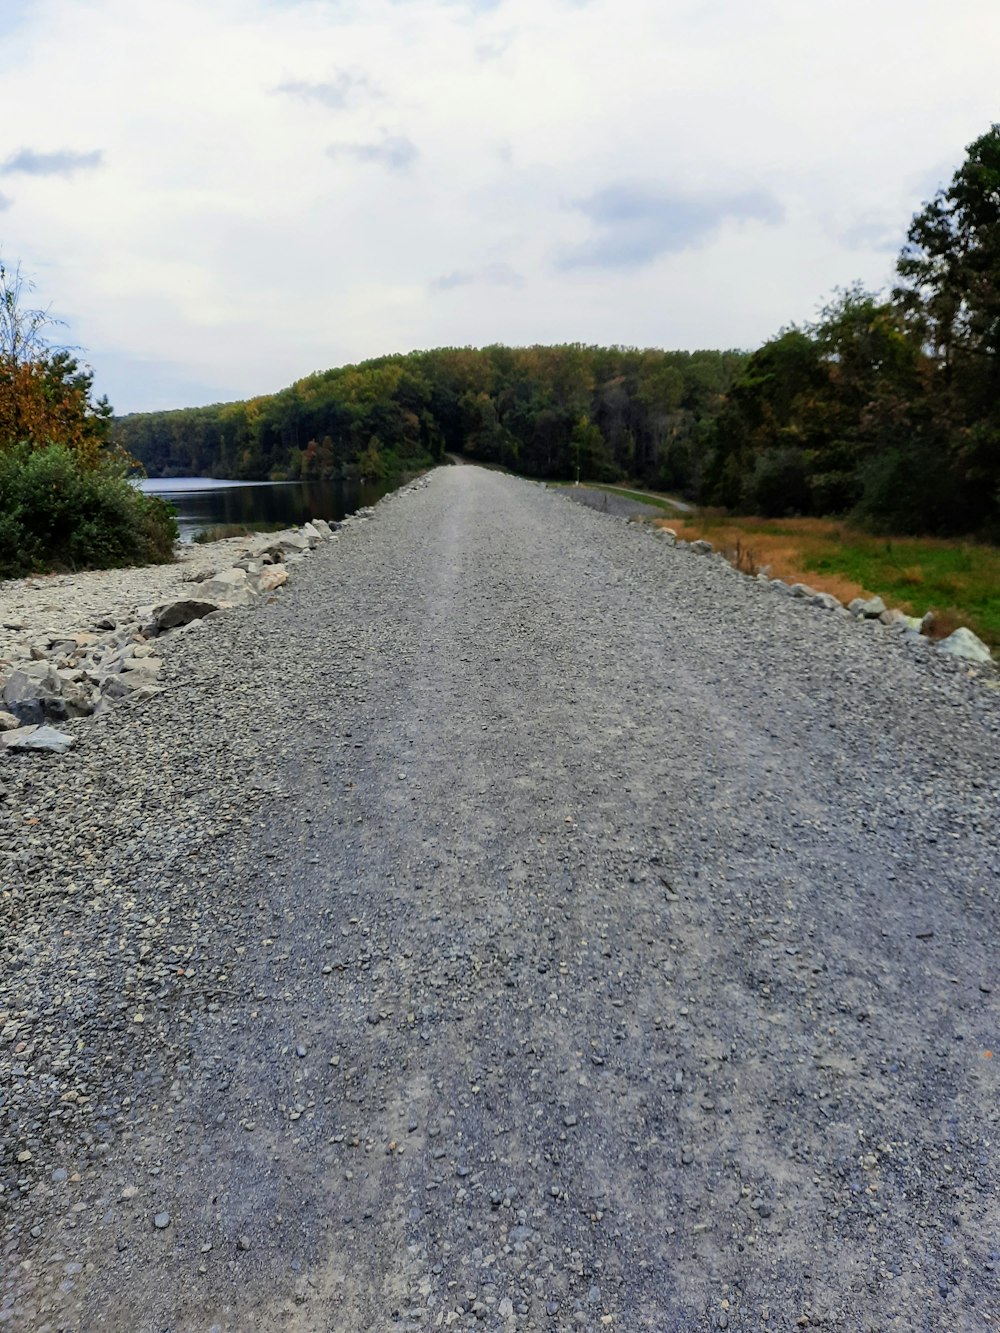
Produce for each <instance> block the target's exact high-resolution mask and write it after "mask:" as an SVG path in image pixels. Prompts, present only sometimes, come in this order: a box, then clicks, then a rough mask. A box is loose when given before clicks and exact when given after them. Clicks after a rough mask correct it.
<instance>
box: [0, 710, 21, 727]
mask: <svg viewBox="0 0 1000 1333" xmlns="http://www.w3.org/2000/svg"><path fill="white" fill-rule="evenodd" d="M20 725H21V719H20V718H17V717H15V716H14V714H13V713H0V731H16V730H17V728H18V727H19V726H20Z"/></svg>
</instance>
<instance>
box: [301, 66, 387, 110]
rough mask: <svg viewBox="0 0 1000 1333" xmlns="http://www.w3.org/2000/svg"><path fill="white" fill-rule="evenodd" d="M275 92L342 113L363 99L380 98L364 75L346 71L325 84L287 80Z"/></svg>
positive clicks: (377, 91) (342, 71) (340, 71)
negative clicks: (316, 103)
mask: <svg viewBox="0 0 1000 1333" xmlns="http://www.w3.org/2000/svg"><path fill="white" fill-rule="evenodd" d="M275 92H277V93H286V94H287V95H288V96H290V97H298V98H300V99H301V100H302V101H303V102H318V103H319V104H320V106H325V107H329V108H330V109H331V110H333V111H343V110H344V109H345V108H346V107H348V106H352V105H356V104H357V102H359V101H362V100H364V99H365V98H374V97H381V96H382V93H381V91H380V90H379V89H378V88H376V87H375V85H374V84H373V83H372V82H371V80H370V79H369V78H368V77H367V76H366V75H364V74H353V73H351V71H350V70H346V69H342V70H338V71H337V73H336V74H335V75H334V77H333V78H332V79H328V80H327V81H326V82H325V83H308V82H307V81H305V80H303V79H289V80H287V81H286V82H285V83H282V84H280V85H279V86H278V87H277V88H276V89H275Z"/></svg>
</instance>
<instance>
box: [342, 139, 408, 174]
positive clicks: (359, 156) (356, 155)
mask: <svg viewBox="0 0 1000 1333" xmlns="http://www.w3.org/2000/svg"><path fill="white" fill-rule="evenodd" d="M326 153H327V157H332V158H333V159H334V160H335V161H336V160H337V159H338V158H345V157H346V158H353V160H354V161H355V162H365V163H369V162H371V163H375V164H377V165H379V166H383V167H387V168H388V169H389V170H390V171H407V170H408V169H409V168H410V167H412V166H413V164H414V162H416V160H417V158H418V157H419V156H420V152H419V150H418V148H417V146H416V144H414V143H413V142H412V141H411V140H410V139H407V138H406V136H405V135H402V134H386V135H384V136H383V138H382V140H381V142H380V143H339V144H337V143H334V144H331V145H330V146H329V148H328V149H327V150H326Z"/></svg>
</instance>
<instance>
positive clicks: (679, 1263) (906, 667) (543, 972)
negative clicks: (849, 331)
mask: <svg viewBox="0 0 1000 1333" xmlns="http://www.w3.org/2000/svg"><path fill="white" fill-rule="evenodd" d="M4 618H6V616H5V617H4ZM162 655H163V659H164V667H163V672H162V676H161V681H162V683H163V684H165V685H166V686H167V687H168V688H167V690H166V691H165V693H163V694H162V695H159V696H157V697H156V698H154V699H152V700H150V701H149V702H148V703H146V704H144V705H135V704H133V703H132V702H131V701H125V702H123V704H122V705H121V706H120V707H119V708H116V709H114V710H110V711H108V712H107V713H103V714H101V715H99V716H98V717H95V718H93V719H81V720H79V721H73V722H70V723H69V724H68V726H67V729H68V730H69V731H71V732H72V734H73V735H74V737H75V739H76V742H77V744H76V746H75V748H74V749H73V750H72V751H70V752H69V753H68V754H67V755H65V756H60V757H50V756H41V755H19V754H12V755H8V756H5V757H4V759H3V761H2V764H0V787H2V788H3V796H2V798H0V818H2V820H3V832H2V836H0V1190H2V1193H0V1327H2V1326H3V1325H5V1324H6V1325H9V1326H10V1327H11V1328H16V1329H18V1330H20V1329H28V1330H32V1331H35V1330H71V1329H72V1330H91V1329H114V1330H118V1329H120V1330H150V1333H152V1330H170V1331H171V1333H181V1331H182V1330H183V1331H184V1333H186V1331H187V1330H192V1331H194V1330H202V1331H207V1330H218V1333H222V1330H226V1331H227V1333H228V1331H229V1330H259V1329H281V1330H292V1333H296V1331H298V1330H302V1331H303V1333H305V1331H306V1330H309V1331H313V1333H314V1331H315V1330H325V1329H331V1330H332V1329H336V1330H345V1331H347V1333H354V1331H357V1333H361V1331H362V1330H383V1329H393V1328H403V1329H406V1328H409V1329H434V1328H450V1329H456V1330H467V1329H473V1328H475V1329H488V1330H502V1331H503V1333H511V1331H512V1330H528V1329H539V1330H540V1329H564V1328H565V1329H594V1330H599V1329H604V1328H617V1329H624V1330H646V1329H648V1330H657V1333H673V1331H674V1330H676V1331H677V1333H680V1331H682V1330H701V1329H726V1328H728V1329H751V1328H752V1329H755V1330H759V1329H762V1328H763V1329H780V1330H785V1329H797V1328H809V1327H815V1326H822V1327H833V1328H842V1329H846V1330H871V1333H875V1330H878V1331H879V1333H882V1331H883V1330H896V1329H899V1330H903V1329H921V1330H924V1329H927V1330H937V1329H940V1330H949V1331H953V1333H954V1331H959V1330H976V1331H977V1333H978V1331H979V1330H983V1329H986V1328H990V1327H994V1326H996V1324H997V1321H998V1319H1000V1297H998V1291H1000V1283H998V1279H997V1263H998V1260H1000V1204H998V1183H1000V1182H998V1173H997V1161H996V1140H997V1136H998V1119H1000V1111H998V1095H997V1094H998V1087H997V1083H998V1079H997V1065H998V1064H1000V1036H998V1032H997V996H998V993H1000V982H998V978H997V969H996V940H997V937H998V930H997V926H998V922H997V915H998V912H997V893H996V887H997V880H998V871H1000V842H998V832H997V822H996V812H997V798H998V795H1000V770H998V764H997V755H998V736H1000V698H998V692H997V690H996V689H995V688H994V686H995V678H994V677H993V675H992V673H990V672H989V671H986V672H983V671H980V670H978V669H976V668H970V667H968V665H967V664H962V663H959V662H955V661H952V660H948V659H945V658H944V657H942V656H941V655H940V654H938V653H936V652H935V651H934V650H933V649H931V648H929V647H927V646H926V645H925V644H923V643H920V642H917V643H914V642H907V641H905V640H904V638H903V636H901V635H898V634H896V633H895V632H893V631H892V630H889V629H887V628H885V627H883V626H881V625H880V624H878V623H877V622H871V623H867V624H866V623H862V622H858V621H855V620H853V619H850V618H846V617H840V616H837V615H835V614H831V613H829V612H824V611H822V610H820V609H818V608H816V607H812V606H809V605H807V604H806V603H805V602H803V601H796V600H794V599H792V598H789V597H786V596H778V595H777V594H775V592H774V591H773V590H772V589H771V587H770V586H769V585H765V584H761V583H758V582H756V581H754V580H750V579H746V578H743V577H742V576H740V575H738V574H737V573H736V572H735V571H734V570H732V569H731V568H730V567H729V566H728V565H726V564H725V563H724V562H722V561H721V560H717V559H716V558H714V557H705V556H697V555H694V554H692V553H691V552H688V551H682V550H675V549H672V548H670V547H668V546H667V545H666V544H664V543H663V542H661V541H658V540H656V539H654V538H653V537H652V536H650V535H649V533H648V531H646V530H645V529H644V528H643V527H642V526H641V525H637V524H627V523H624V522H620V521H616V520H614V519H610V518H607V517H604V516H603V515H601V514H598V513H594V512H592V511H591V510H589V509H586V508H583V507H580V506H577V505H573V504H568V503H566V501H565V500H564V499H562V498H560V497H559V496H558V495H556V494H553V493H552V492H548V491H546V490H545V489H544V488H541V487H539V486H534V485H531V484H530V483H527V482H523V481H519V480H517V479H515V478H511V477H506V476H503V475H500V474H497V473H493V472H487V471H483V470H480V469H477V468H473V467H463V468H451V469H439V470H438V471H436V472H435V473H433V474H432V475H431V477H430V479H429V482H428V484H427V485H426V486H421V487H417V488H414V489H410V490H407V491H405V492H402V493H400V494H398V495H397V496H395V497H391V498H389V499H388V500H387V501H383V502H382V503H381V504H380V505H379V506H377V508H376V511H375V517H374V519H373V520H372V521H370V522H355V523H352V524H349V525H348V526H347V528H346V529H345V530H344V531H343V533H342V534H341V536H340V540H339V541H338V542H336V543H331V544H329V545H328V546H326V547H324V548H322V549H321V550H320V551H318V552H317V553H316V554H315V555H314V556H313V557H311V558H310V560H309V561H308V562H307V563H305V564H304V565H303V566H301V567H300V569H298V570H297V571H296V576H295V578H294V580H293V581H292V582H291V583H290V584H289V585H288V586H287V587H286V588H284V589H282V590H281V591H280V593H278V594H276V595H275V596H274V597H273V598H272V599H270V601H269V602H268V603H267V604H258V605H255V606H252V607H248V608H246V609H242V610H234V611H231V612H228V613H226V614H225V615H224V616H220V617H214V618H213V619H212V620H210V621H208V622H206V623H205V624H204V625H203V626H202V627H201V629H200V630H198V631H197V632H196V633H194V634H186V635H184V636H182V637H178V638H177V639H176V640H175V641H173V642H171V641H170V640H169V639H166V640H164V649H163V654H162ZM995 1049H997V1050H998V1057H997V1059H994V1058H993V1056H992V1052H993V1051H994V1050H995Z"/></svg>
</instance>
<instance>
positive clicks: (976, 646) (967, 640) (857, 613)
mask: <svg viewBox="0 0 1000 1333" xmlns="http://www.w3.org/2000/svg"><path fill="white" fill-rule="evenodd" d="M651 531H652V532H653V533H654V535H655V536H657V537H658V538H659V539H660V540H661V541H663V542H664V543H665V544H666V545H667V546H671V547H673V548H674V549H675V550H678V551H690V552H691V553H692V554H693V555H700V556H709V555H715V556H716V557H717V558H718V559H720V560H724V561H725V562H726V564H728V565H729V566H730V567H731V568H733V569H735V570H736V572H737V573H739V574H743V575H744V577H746V578H756V579H757V581H758V582H759V583H763V584H765V585H767V586H768V587H770V588H773V589H774V590H775V592H779V593H784V594H786V595H787V596H789V597H795V598H798V599H800V600H803V601H806V602H808V603H809V605H810V606H816V607H819V608H820V609H821V610H823V611H832V612H835V613H838V614H841V615H850V616H853V617H854V618H855V619H856V620H861V621H876V622H878V623H879V624H882V625H885V626H888V627H889V628H893V629H897V630H899V631H901V633H902V636H903V638H904V639H905V640H907V641H908V642H914V641H920V642H922V643H925V644H928V645H929V646H931V647H933V648H935V649H936V650H937V651H938V652H940V653H945V654H946V655H948V656H949V657H955V658H959V659H960V660H962V661H966V662H972V663H975V664H977V665H982V666H986V665H990V666H995V665H996V663H995V661H994V658H993V654H992V652H991V651H990V648H989V646H988V645H987V644H985V643H983V641H982V639H980V638H979V637H978V635H976V634H974V633H973V632H972V630H971V629H968V628H967V627H966V626H964V625H963V626H961V627H960V628H959V629H956V630H955V631H954V633H952V634H949V635H948V637H947V638H946V639H939V640H934V639H930V638H928V637H927V634H926V630H927V628H928V626H929V625H930V623H931V619H932V616H931V613H930V612H927V614H926V615H925V616H923V617H919V616H908V615H906V613H905V612H903V611H900V610H898V609H897V608H889V607H887V606H886V604H885V602H884V601H883V600H882V598H881V597H867V598H866V597H855V598H854V599H853V601H851V602H848V604H847V605H846V606H845V605H844V604H843V602H841V601H840V599H839V598H838V597H835V596H834V595H833V593H829V592H818V591H817V590H816V589H815V588H811V587H810V586H809V585H808V584H807V583H787V582H786V581H785V580H784V579H772V578H770V577H769V576H768V575H767V574H766V573H758V574H756V575H754V574H746V573H745V571H744V570H742V569H739V568H738V567H737V566H736V565H734V564H733V562H732V561H731V560H729V559H728V558H727V557H726V555H725V553H724V552H722V551H716V550H715V547H714V546H713V545H712V543H711V542H709V541H704V540H698V541H693V542H687V541H684V540H682V539H680V538H678V536H677V533H676V532H675V531H674V529H673V528H668V527H654V528H652V529H651Z"/></svg>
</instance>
